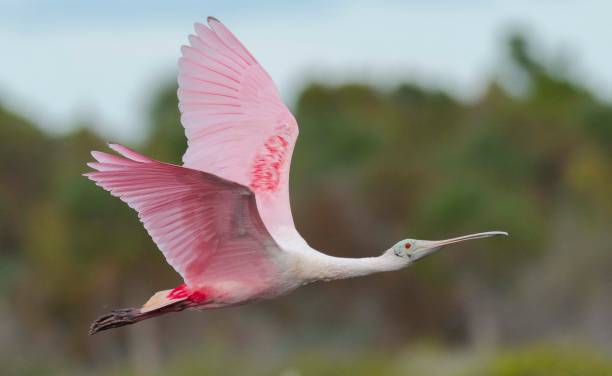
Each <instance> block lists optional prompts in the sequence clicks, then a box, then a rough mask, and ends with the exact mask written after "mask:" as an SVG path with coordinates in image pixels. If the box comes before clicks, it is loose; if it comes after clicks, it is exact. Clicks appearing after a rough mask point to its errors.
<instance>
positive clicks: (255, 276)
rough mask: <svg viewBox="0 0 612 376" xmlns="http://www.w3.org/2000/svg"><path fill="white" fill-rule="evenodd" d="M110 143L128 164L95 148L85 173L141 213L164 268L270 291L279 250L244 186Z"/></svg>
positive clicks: (191, 280) (196, 279)
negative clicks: (161, 254) (167, 266)
mask: <svg viewBox="0 0 612 376" xmlns="http://www.w3.org/2000/svg"><path fill="white" fill-rule="evenodd" d="M110 146H111V148H113V149H114V150H115V151H117V152H119V153H121V154H122V155H123V156H125V157H127V158H129V159H126V158H121V157H118V156H114V155H110V154H106V153H102V152H96V151H94V152H92V155H93V156H94V158H95V159H96V160H97V162H93V163H89V164H88V165H89V166H90V167H91V168H93V169H95V170H97V171H96V172H90V173H87V174H85V175H86V176H87V177H89V179H91V180H93V181H95V182H96V184H97V185H99V186H101V187H102V188H104V189H106V190H108V191H110V192H111V194H112V195H113V196H116V197H119V198H120V199H121V200H123V201H124V202H126V203H127V204H128V205H129V206H130V207H131V208H133V209H135V210H136V211H137V212H138V217H139V218H140V220H141V221H142V222H143V224H144V227H145V228H146V229H147V231H148V233H149V235H151V237H152V238H153V240H154V241H155V243H156V244H157V246H158V247H159V248H160V249H161V251H162V252H163V254H164V256H165V257H166V259H167V260H168V263H169V264H170V265H172V267H173V268H174V269H175V270H176V271H177V272H178V273H179V274H180V275H181V276H182V277H183V279H184V280H185V282H186V283H187V284H188V285H189V286H196V287H197V286H203V285H204V284H209V283H211V282H215V281H233V282H236V281H237V282H244V283H245V284H248V286H249V287H254V288H256V289H257V287H259V288H261V289H264V288H265V287H267V286H268V284H269V283H270V282H271V280H272V279H273V278H274V277H275V276H276V273H277V271H276V267H275V263H274V261H275V259H276V258H278V256H280V254H281V253H282V251H280V249H279V248H278V246H277V245H276V243H275V242H274V240H273V239H272V237H271V236H270V234H269V233H268V231H267V230H266V227H265V226H264V224H263V222H262V221H261V219H260V217H259V214H258V212H257V206H256V203H255V197H254V195H253V193H252V192H251V191H250V190H249V189H248V188H247V187H244V186H242V185H240V184H237V183H234V182H230V181H227V180H225V179H222V178H219V177H217V176H214V175H211V174H208V173H205V172H202V171H197V170H192V169H189V168H185V167H180V166H176V165H171V164H167V163H162V162H158V161H155V160H153V159H149V158H147V157H145V156H142V155H140V154H138V153H136V152H134V151H132V150H130V149H128V148H126V147H124V146H121V145H110Z"/></svg>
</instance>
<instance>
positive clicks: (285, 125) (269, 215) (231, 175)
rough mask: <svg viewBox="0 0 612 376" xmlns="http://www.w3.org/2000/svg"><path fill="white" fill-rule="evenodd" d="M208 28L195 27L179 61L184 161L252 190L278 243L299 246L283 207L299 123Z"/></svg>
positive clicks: (255, 70) (234, 44)
mask: <svg viewBox="0 0 612 376" xmlns="http://www.w3.org/2000/svg"><path fill="white" fill-rule="evenodd" d="M208 24H209V25H210V28H209V27H207V26H205V25H202V24H196V25H195V30H196V33H197V35H190V36H189V43H190V46H183V47H182V58H181V59H180V60H179V77H178V82H179V90H178V97H179V108H180V110H181V113H182V116H181V122H182V124H183V126H184V127H185V133H186V135H187V139H188V148H187V151H186V153H185V155H184V156H183V162H184V164H185V166H187V167H190V168H193V169H197V170H200V171H207V172H210V173H212V174H214V175H217V176H220V177H223V178H225V179H227V180H231V181H235V182H237V183H240V184H242V185H244V186H247V187H249V188H251V190H252V191H253V192H254V193H255V195H256V197H257V205H258V208H259V213H260V215H261V217H262V219H263V221H264V223H265V224H266V227H267V228H268V230H269V231H270V233H271V235H272V236H273V237H274V238H275V239H276V241H277V242H280V241H284V240H287V239H288V238H289V239H292V240H294V241H295V240H299V241H301V242H303V241H304V240H303V239H302V238H301V236H300V235H299V234H298V233H297V231H296V230H295V226H294V224H293V218H292V216H291V207H290V205H289V168H290V163H291V154H292V153H293V147H294V145H295V140H296V138H297V136H298V127H297V123H296V121H295V119H294V117H293V115H291V113H290V112H289V110H288V109H287V107H285V105H284V104H283V102H282V101H281V100H280V98H279V95H278V91H277V89H276V87H275V86H274V82H272V79H271V78H270V76H269V75H268V74H267V73H266V71H265V70H264V69H263V68H262V67H261V66H260V65H259V63H258V62H257V60H255V58H254V57H253V55H251V54H250V53H249V51H248V50H247V49H246V48H245V47H244V46H243V45H242V44H241V43H240V41H239V40H238V39H237V38H236V37H235V36H234V35H233V34H232V33H231V32H230V31H229V30H228V29H227V28H226V27H225V26H224V25H223V24H222V23H220V22H219V21H218V20H216V19H215V18H212V17H209V18H208ZM281 245H282V244H281Z"/></svg>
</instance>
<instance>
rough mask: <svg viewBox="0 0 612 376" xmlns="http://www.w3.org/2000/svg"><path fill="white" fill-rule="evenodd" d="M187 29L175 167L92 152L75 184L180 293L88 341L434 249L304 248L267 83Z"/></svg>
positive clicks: (104, 321)
mask: <svg viewBox="0 0 612 376" xmlns="http://www.w3.org/2000/svg"><path fill="white" fill-rule="evenodd" d="M208 22H209V25H210V28H209V27H206V26H204V25H202V24H196V26H195V29H196V34H197V35H191V36H190V37H189V42H190V46H183V48H182V55H183V56H182V58H181V59H180V60H179V67H180V73H179V90H178V97H179V108H180V110H181V113H182V116H181V122H182V124H183V126H184V127H185V132H186V135H187V139H188V148H187V151H186V153H185V155H184V156H183V162H184V165H183V166H178V165H172V164H168V163H163V162H159V161H156V160H154V159H151V158H148V157H145V156H143V155H141V154H139V153H137V152H135V151H133V150H130V149H128V148H126V147H124V146H121V145H117V144H110V147H111V148H112V149H114V150H115V151H117V152H118V153H119V154H121V156H117V155H111V154H107V153H103V152H98V151H94V152H92V155H93V157H94V158H95V159H96V162H92V163H89V164H88V165H89V166H90V167H91V168H93V169H94V170H96V171H93V172H90V173H87V174H85V175H86V176H87V177H89V178H90V179H91V180H93V181H95V182H96V184H97V185H99V186H101V187H103V188H104V189H106V190H108V191H110V192H111V194H113V195H114V196H117V197H119V198H120V199H122V200H123V201H124V202H126V203H127V204H128V205H129V206H130V207H131V208H133V209H135V210H136V211H137V212H138V215H139V218H140V220H141V221H142V222H143V224H144V227H145V228H146V230H147V231H148V233H149V234H150V235H151V237H152V238H153V240H154V241H155V243H156V244H157V245H158V247H159V248H160V250H161V251H162V253H163V254H164V256H165V257H166V260H167V261H168V263H169V264H170V265H171V266H172V267H173V268H174V269H175V270H176V271H177V272H178V273H179V274H180V275H181V276H182V277H183V279H184V282H185V283H184V284H182V285H180V286H178V287H176V288H174V289H171V290H166V291H160V292H158V293H156V294H154V295H153V296H152V297H151V298H150V299H149V300H148V301H147V302H146V303H145V304H144V305H143V306H142V307H140V308H129V309H123V310H116V311H113V312H112V313H110V314H109V315H105V316H102V317H100V318H99V319H98V320H96V322H94V324H93V326H92V328H91V331H90V333H92V334H93V333H96V332H98V331H100V330H105V329H109V328H113V327H117V326H122V325H126V324H131V323H134V322H137V321H140V320H143V319H148V318H150V317H154V316H157V315H159V314H163V313H167V312H175V311H180V310H184V309H211V308H220V307H227V306H233V305H238V304H244V303H247V302H251V301H256V300H262V299H271V298H274V297H277V296H279V295H283V294H286V293H288V292H290V291H292V290H294V289H296V288H297V287H299V286H301V285H304V284H307V283H311V282H315V281H320V280H333V279H342V278H351V277H357V276H363V275H367V274H372V273H376V272H383V271H391V270H397V269H400V268H403V267H405V266H407V265H409V264H410V263H411V262H413V261H415V260H416V259H418V258H421V257H423V256H426V255H428V254H431V253H432V252H434V251H435V250H437V249H439V248H440V247H441V246H443V245H446V244H450V243H455V242H458V241H463V240H468V239H475V238H481V237H487V236H493V235H500V234H503V233H501V232H488V233H480V234H474V235H469V236H466V237H460V238H454V239H449V240H445V241H438V242H432V241H422V240H413V239H406V240H402V241H400V242H398V243H396V244H395V245H394V246H393V247H392V248H391V249H389V250H387V251H385V252H384V253H383V254H382V255H380V256H378V257H367V258H340V257H333V256H329V255H326V254H324V253H321V252H319V251H317V250H315V249H313V248H311V247H310V246H309V245H308V244H307V243H306V241H305V240H304V239H303V238H302V237H301V236H300V234H299V233H298V232H297V230H296V228H295V226H294V223H293V218H292V214H291V207H290V205H289V168H290V162H291V155H292V153H293V147H294V145H295V141H296V139H297V136H298V127H297V123H296V121H295V119H294V117H293V116H292V115H291V113H290V112H289V110H288V109H287V108H286V107H285V105H284V104H283V103H282V101H281V100H280V98H279V95H278V92H277V90H276V87H275V86H274V83H273V82H272V80H271V78H270V77H269V76H268V74H267V73H266V72H265V71H264V70H263V68H262V67H261V66H260V65H259V63H258V62H257V61H256V60H255V58H253V56H252V55H251V54H250V53H249V52H248V50H247V49H246V48H245V47H244V46H243V45H242V44H241V43H240V42H239V41H238V39H237V38H236V37H235V36H234V35H233V34H232V33H231V32H230V31H229V30H228V29H227V28H226V27H225V26H224V25H223V24H221V23H220V22H219V21H217V20H216V19H214V18H209V20H208Z"/></svg>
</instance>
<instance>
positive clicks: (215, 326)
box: [0, 38, 612, 376]
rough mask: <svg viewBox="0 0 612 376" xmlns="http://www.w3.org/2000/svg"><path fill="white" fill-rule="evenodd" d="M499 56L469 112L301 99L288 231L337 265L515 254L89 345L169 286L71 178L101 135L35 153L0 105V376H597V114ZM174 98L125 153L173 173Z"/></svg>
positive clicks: (147, 326) (552, 80) (538, 61)
mask: <svg viewBox="0 0 612 376" xmlns="http://www.w3.org/2000/svg"><path fill="white" fill-rule="evenodd" d="M508 50H509V54H508V56H507V59H506V63H505V65H504V66H502V67H500V70H499V71H500V78H499V79H496V80H492V81H491V83H490V85H489V86H488V88H487V89H486V91H485V92H484V93H483V94H482V96H481V97H480V98H479V99H478V100H476V101H473V102H470V103H465V102H462V101H459V100H457V99H456V98H454V97H452V96H451V95H449V94H447V93H444V92H439V91H436V90H432V89H428V88H423V87H418V86H415V85H412V84H408V83H405V84H398V86H397V87H395V88H392V89H388V90H382V89H380V88H373V87H369V86H366V85H362V84H359V83H355V84H352V85H344V86H341V87H329V86H325V85H322V84H312V85H310V86H308V87H306V88H305V89H304V91H303V92H302V94H301V95H300V97H299V100H298V102H297V105H296V107H295V109H294V110H295V111H294V112H295V114H296V117H297V118H298V121H299V123H300V138H299V140H298V144H297V147H296V150H295V154H294V160H293V165H292V166H293V167H292V177H291V179H292V206H293V209H294V216H295V220H296V223H297V226H298V229H299V230H300V231H301V233H302V234H303V235H304V237H305V238H306V239H308V241H309V242H310V244H311V245H312V246H314V247H316V248H319V249H322V250H324V251H326V252H329V253H331V254H335V255H342V256H352V257H359V256H367V255H373V254H377V253H380V252H382V251H383V250H384V249H386V248H388V247H389V246H390V245H391V244H393V243H394V242H395V241H397V240H399V239H402V238H405V237H407V236H410V237H416V238H421V239H430V238H432V239H436V238H443V237H449V236H452V235H457V234H462V233H466V232H475V231H484V230H493V229H503V230H507V231H509V232H510V233H511V237H509V238H507V239H495V240H490V241H480V242H473V243H470V244H469V245H468V244H466V245H463V246H461V247H456V249H449V250H448V251H447V252H446V253H443V254H440V255H438V256H436V257H432V258H431V259H426V260H425V261H422V262H420V263H419V264H418V265H416V266H415V267H413V268H410V269H409V270H404V271H401V272H396V273H389V274H384V275H377V276H372V277H369V278H364V279H355V280H348V281H339V282H335V283H332V284H326V285H315V286H309V287H307V288H304V289H302V290H299V291H298V292H296V293H294V294H293V295H291V296H288V297H286V298H282V299H279V300H277V301H273V302H266V303H262V304H258V305H253V306H245V307H238V308H234V309H229V310H223V311H211V312H206V313H189V312H185V313H181V314H180V315H178V314H177V315H170V316H168V317H165V318H160V319H156V320H151V321H149V322H145V323H141V324H138V325H136V326H134V327H129V328H124V329H118V330H115V331H112V332H107V333H102V334H100V335H98V336H96V337H88V336H87V326H88V324H89V323H90V321H91V320H92V319H93V318H95V317H96V316H97V315H99V314H101V313H104V312H105V311H107V310H109V309H110V308H114V307H122V306H136V305H140V304H141V303H142V302H144V301H145V300H146V299H147V298H148V297H149V296H150V294H152V293H153V292H154V291H157V290H162V289H166V288H171V287H173V286H175V285H177V284H179V283H180V280H179V277H178V276H177V275H175V274H174V272H173V271H172V270H171V269H170V268H169V267H168V266H167V265H166V264H165V262H164V260H163V258H162V256H161V254H160V253H159V252H157V251H156V250H155V245H154V244H153V243H152V241H151V240H150V239H149V238H148V236H147V235H146V233H145V231H144V230H143V229H142V226H141V224H140V223H139V222H138V220H137V217H136V215H135V213H133V212H132V211H131V210H130V209H129V208H127V206H125V205H124V204H123V203H121V202H120V201H119V200H116V199H114V198H112V197H110V195H108V194H107V193H106V192H104V191H102V190H101V189H99V188H97V187H96V186H95V185H94V184H93V183H91V182H89V181H88V180H87V179H85V178H84V177H82V176H81V173H83V172H84V171H86V166H85V162H87V161H89V160H90V157H89V151H90V150H92V149H101V148H102V149H103V148H105V146H104V142H103V140H101V139H100V137H99V136H97V135H96V134H94V133H92V132H91V131H89V130H87V127H80V128H78V129H77V130H75V131H74V132H72V133H70V134H66V135H62V136H51V135H48V134H46V133H45V132H44V131H42V130H41V129H40V128H38V127H37V126H36V125H34V124H30V123H29V122H28V121H26V120H24V118H23V117H21V116H20V115H19V114H15V113H11V112H9V111H7V110H6V109H2V108H1V107H0V140H1V145H2V147H1V148H0V291H1V293H0V366H2V369H3V371H4V370H7V371H8V372H9V373H15V374H48V373H49V374H53V373H55V374H67V373H73V374H83V373H90V372H94V371H95V372H97V373H100V374H111V375H141V374H153V375H157V374H184V375H196V374H197V375H208V374H210V375H212V374H215V375H216V374H230V375H235V374H277V375H328V374H329V375H336V374H351V375H373V374H388V375H411V374H414V375H422V374H428V375H434V376H435V375H464V374H467V375H471V374H478V372H480V373H479V374H482V375H493V376H498V375H499V376H514V375H517V376H518V375H521V376H531V375H534V376H535V375H537V376H539V375H550V374H555V375H581V376H589V375H609V374H612V364H611V362H610V360H609V359H610V358H609V356H610V353H611V349H612V300H610V286H612V273H611V272H610V271H611V270H612V249H611V244H612V234H611V233H610V224H611V223H612V105H610V104H609V103H606V102H603V101H601V100H599V99H598V98H596V97H595V96H594V95H593V94H591V93H590V92H589V90H588V89H586V88H585V87H583V86H581V84H580V83H578V82H575V81H572V80H571V79H569V78H568V76H567V75H566V74H565V73H563V71H562V70H560V69H558V68H557V67H556V64H555V62H554V61H553V62H548V61H547V57H546V56H539V55H537V54H534V53H531V52H530V51H531V50H530V49H529V47H528V46H527V44H526V42H525V41H524V40H523V39H521V38H514V39H512V40H511V41H510V43H509V49H508ZM508 88H512V90H509V89H508ZM517 88H519V91H518V92H517ZM175 90H176V87H175V86H174V85H169V87H168V88H167V89H166V90H164V91H162V92H161V93H160V94H159V95H158V97H157V99H156V100H155V101H154V103H153V104H152V106H151V127H150V132H149V134H148V135H147V137H146V141H145V142H144V143H142V144H141V145H134V146H135V147H136V148H138V149H139V150H142V151H144V152H145V153H147V154H149V155H151V156H152V157H155V158H157V159H161V160H164V161H170V162H178V161H179V157H180V155H181V153H182V152H183V151H184V148H185V139H184V136H183V133H182V128H181V127H180V125H179V121H178V119H179V114H178V110H177V107H176V105H177V100H176V95H175ZM511 93H512V94H511ZM432 342H433V343H436V346H434V347H433V349H431V350H419V349H420V347H419V346H423V345H422V344H424V343H425V344H426V343H432ZM534 342H537V343H542V342H547V343H550V344H551V345H548V346H535V347H534V346H533V345H531V344H532V343H534ZM559 343H564V344H567V343H569V344H580V345H576V346H578V348H579V350H576V351H575V350H574V349H573V348H572V347H571V346H570V347H569V348H567V347H559V345H558V344H559ZM524 346H527V347H524ZM572 346H573V345H572ZM507 347H512V348H518V349H519V350H513V351H510V352H506V351H505V350H503V349H505V348H507ZM523 347H524V349H521V348H523ZM498 351H499V355H498ZM466 372H467V373H466Z"/></svg>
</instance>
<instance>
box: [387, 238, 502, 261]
mask: <svg viewBox="0 0 612 376" xmlns="http://www.w3.org/2000/svg"><path fill="white" fill-rule="evenodd" d="M501 235H503V236H507V235H508V233H507V232H504V231H488V232H480V233H477V234H470V235H464V236H459V237H456V238H450V239H446V240H417V239H404V240H401V241H399V242H397V243H396V244H395V245H394V246H393V247H391V249H389V250H388V251H387V252H386V253H387V254H388V255H389V256H394V257H398V258H400V260H401V261H403V263H404V264H405V265H408V264H410V263H413V262H415V261H417V260H420V259H422V258H423V257H425V256H429V255H431V254H433V253H434V252H437V251H439V250H440V249H442V247H445V246H447V245H451V244H455V243H459V242H463V241H466V240H473V239H482V238H488V237H491V236H501Z"/></svg>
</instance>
